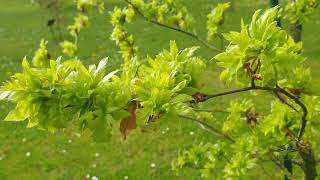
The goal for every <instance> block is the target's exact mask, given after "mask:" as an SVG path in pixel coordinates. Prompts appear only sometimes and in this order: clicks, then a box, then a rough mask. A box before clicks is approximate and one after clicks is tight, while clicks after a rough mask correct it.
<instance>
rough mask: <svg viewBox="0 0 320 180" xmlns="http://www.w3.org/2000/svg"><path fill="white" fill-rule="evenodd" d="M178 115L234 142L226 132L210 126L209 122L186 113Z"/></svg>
mask: <svg viewBox="0 0 320 180" xmlns="http://www.w3.org/2000/svg"><path fill="white" fill-rule="evenodd" d="M179 117H181V118H183V119H186V120H189V121H192V122H196V123H199V124H200V125H202V126H204V127H205V128H206V129H208V130H209V131H210V132H212V133H214V134H218V135H219V136H221V137H223V138H225V139H227V140H229V141H230V142H232V143H235V140H233V139H232V138H231V137H230V136H229V135H228V134H226V133H224V132H222V131H221V130H219V129H217V128H215V127H213V126H211V125H210V124H208V123H206V122H204V121H201V120H198V119H195V118H192V117H189V116H186V115H181V114H180V115H179Z"/></svg>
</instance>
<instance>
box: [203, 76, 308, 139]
mask: <svg viewBox="0 0 320 180" xmlns="http://www.w3.org/2000/svg"><path fill="white" fill-rule="evenodd" d="M252 90H263V91H271V92H274V93H276V94H278V93H281V94H283V95H285V96H287V97H288V98H289V99H291V100H293V101H294V102H295V103H296V104H297V105H299V106H300V108H301V109H302V111H303V115H302V118H301V128H300V132H299V135H298V141H300V140H301V138H302V137H303V134H304V132H305V128H306V125H307V115H308V109H307V107H306V106H305V104H304V103H303V102H302V101H300V99H299V98H298V97H296V96H294V95H292V94H291V93H289V92H287V91H286V90H284V89H282V88H281V87H279V86H276V87H265V86H256V85H255V84H254V82H253V83H252V85H251V86H250V87H246V88H242V89H236V90H231V91H226V92H222V93H217V94H211V95H205V94H203V97H204V98H203V99H202V100H201V101H200V102H204V101H207V100H209V99H212V98H216V97H220V96H226V95H231V94H236V93H241V92H246V91H252ZM278 98H279V97H278ZM279 99H280V101H283V99H281V98H279ZM286 105H288V104H287V103H286ZM289 107H290V108H292V106H291V105H290V106H289ZM292 109H293V110H296V109H295V108H292Z"/></svg>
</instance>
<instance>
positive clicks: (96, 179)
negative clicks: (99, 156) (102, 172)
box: [91, 176, 99, 180]
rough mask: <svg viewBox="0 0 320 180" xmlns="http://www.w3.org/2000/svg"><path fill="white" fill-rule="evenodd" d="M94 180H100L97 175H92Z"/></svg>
mask: <svg viewBox="0 0 320 180" xmlns="http://www.w3.org/2000/svg"><path fill="white" fill-rule="evenodd" d="M91 179H92V180H99V178H98V177H96V176H92V178H91Z"/></svg>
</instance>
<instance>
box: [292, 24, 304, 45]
mask: <svg viewBox="0 0 320 180" xmlns="http://www.w3.org/2000/svg"><path fill="white" fill-rule="evenodd" d="M290 34H291V36H292V38H293V39H294V41H295V42H300V41H301V37H302V24H301V23H300V22H296V23H294V24H291V25H290Z"/></svg>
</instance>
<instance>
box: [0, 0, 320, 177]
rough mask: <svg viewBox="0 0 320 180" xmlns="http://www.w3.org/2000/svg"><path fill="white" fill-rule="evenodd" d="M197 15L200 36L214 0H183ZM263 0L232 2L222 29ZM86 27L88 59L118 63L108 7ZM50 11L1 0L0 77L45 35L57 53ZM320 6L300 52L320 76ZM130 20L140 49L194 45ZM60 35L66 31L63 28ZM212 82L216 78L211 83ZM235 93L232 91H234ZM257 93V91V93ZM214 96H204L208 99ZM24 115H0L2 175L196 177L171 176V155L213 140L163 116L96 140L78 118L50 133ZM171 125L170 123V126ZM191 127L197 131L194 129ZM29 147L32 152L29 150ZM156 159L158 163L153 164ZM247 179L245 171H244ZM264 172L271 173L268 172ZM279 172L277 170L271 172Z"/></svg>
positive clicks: (211, 75) (111, 1)
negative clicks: (124, 135) (125, 134)
mask: <svg viewBox="0 0 320 180" xmlns="http://www.w3.org/2000/svg"><path fill="white" fill-rule="evenodd" d="M184 2H185V3H186V5H187V6H188V7H189V9H191V10H192V11H191V12H192V14H193V15H194V17H195V19H196V23H197V26H198V29H199V32H200V33H199V34H200V36H201V37H203V38H205V34H204V33H205V27H203V24H204V21H205V19H206V14H207V12H209V10H210V8H211V7H212V6H213V5H214V3H213V4H212V0H197V1H195V0H184ZM123 5H124V4H123V2H122V1H119V0H106V7H107V9H108V10H111V9H113V7H114V6H123ZM267 5H268V4H267V2H266V1H265V0H257V1H255V3H252V1H251V0H241V1H236V5H235V9H234V10H233V11H232V12H231V13H230V15H228V17H227V21H226V25H225V30H226V31H227V30H239V24H240V17H243V18H244V20H245V21H246V22H248V21H249V19H250V17H251V15H252V13H253V12H254V10H255V9H257V8H264V7H267ZM74 13H75V9H74V7H73V6H71V4H70V3H67V5H66V7H65V8H64V9H63V12H62V15H63V17H64V21H63V24H64V25H67V24H69V23H71V22H72V18H71V17H72V16H73V15H74ZM91 17H92V18H91V23H90V27H89V28H88V29H85V30H84V31H83V32H82V36H81V39H80V41H79V42H80V52H81V54H80V57H81V59H83V61H84V62H85V63H86V64H90V63H96V62H98V61H99V60H100V59H102V58H103V57H105V56H109V57H110V69H114V68H116V67H117V66H118V65H119V64H120V63H121V61H120V56H119V55H118V54H117V48H116V47H115V45H114V44H113V42H111V41H110V40H109V35H110V32H111V25H110V23H109V15H108V14H107V13H105V14H102V15H100V14H96V13H93V14H91ZM49 18H50V15H49V13H48V12H47V11H46V10H44V9H41V8H39V7H37V6H35V5H31V4H30V1H29V0H10V1H3V2H1V6H0V22H1V24H0V80H1V81H5V80H6V79H8V77H9V76H10V75H11V74H12V73H14V72H17V71H19V70H20V62H21V59H22V58H23V57H24V56H25V55H27V57H32V54H33V51H34V50H35V49H37V47H38V44H39V41H40V40H41V39H42V38H46V39H48V40H49V42H50V44H49V45H50V52H52V54H53V55H58V54H59V52H60V50H59V48H58V46H57V43H56V42H55V41H54V38H53V37H52V34H51V32H50V31H49V30H48V28H47V27H46V22H47V20H48V19H49ZM319 18H320V13H318V14H317V17H315V18H314V19H315V21H312V23H311V22H310V23H307V24H306V25H305V28H304V34H303V40H304V42H305V55H306V56H307V57H310V60H309V62H308V64H309V65H311V66H312V70H313V72H314V76H315V78H316V79H319V78H320V71H317V69H318V68H319V67H320V62H319V55H320V51H319V44H320V38H318V37H315V32H314V30H316V29H319V28H320V21H319V20H318V19H319ZM128 28H129V29H130V31H131V32H132V33H133V34H134V35H135V37H136V39H137V44H138V46H139V47H140V52H141V55H142V56H145V55H146V54H150V55H154V54H156V53H157V52H159V51H160V50H162V49H163V48H167V47H168V45H169V41H170V40H171V39H175V40H176V41H177V44H178V45H180V47H181V48H184V47H190V46H194V45H199V44H198V43H197V42H196V41H194V40H193V39H191V38H190V37H188V36H185V35H182V34H179V33H177V32H173V31H170V30H167V29H163V28H159V27H157V26H155V25H153V24H149V23H148V22H145V21H143V20H142V19H139V18H138V19H137V22H136V23H134V24H133V25H129V26H128ZM63 36H64V37H65V38H67V39H68V38H70V37H68V35H67V34H63ZM198 55H201V56H203V57H204V58H205V59H207V61H208V63H209V64H213V63H212V62H210V61H209V60H210V59H211V58H212V56H213V55H214V53H213V52H212V51H210V50H208V49H206V48H205V47H202V48H201V49H200V51H199V52H198ZM210 68H211V69H212V70H213V71H208V72H207V74H206V75H207V76H206V77H207V78H206V83H207V84H208V85H209V86H210V88H208V89H206V91H208V92H216V91H219V90H221V89H222V88H223V84H222V83H219V81H218V78H217V75H218V68H217V67H215V66H214V65H212V66H210ZM213 84H214V86H213ZM231 98H234V97H230V98H228V99H231ZM228 99H223V98H221V99H218V100H217V102H216V103H217V104H219V106H223V105H226V104H227V101H226V100H228ZM257 101H259V99H257ZM212 103H213V102H208V104H212ZM11 107H12V105H10V104H1V106H0V119H3V118H4V117H5V115H6V113H7V112H8V110H9V109H10V108H11ZM25 125H26V124H25V123H8V122H2V121H1V122H0V157H3V158H2V159H1V160H0V179H3V180H6V179H10V180H15V179H17V180H19V179H26V180H29V179H30V180H37V179H39V180H41V179H44V178H46V179H85V176H86V175H87V174H90V175H91V176H97V177H99V178H100V179H108V180H109V179H124V177H125V176H128V177H129V179H139V180H140V179H199V178H200V177H199V174H197V172H196V171H192V170H188V171H185V172H183V173H182V174H180V176H175V174H174V172H172V171H171V170H170V166H171V165H170V164H171V160H172V159H174V158H175V157H176V155H177V153H178V151H179V150H180V149H183V148H187V147H190V146H192V145H193V144H196V143H199V142H207V141H214V139H210V138H209V137H208V135H207V134H206V133H205V132H204V131H203V130H201V129H199V128H198V127H197V125H195V124H190V123H186V122H182V121H178V120H174V119H173V120H172V121H168V122H161V123H159V124H156V125H151V126H149V127H147V128H143V129H138V130H136V131H134V132H133V133H132V135H130V137H129V139H128V140H126V141H123V140H122V139H121V136H120V133H119V132H118V125H116V126H115V128H114V134H115V135H114V137H113V138H112V140H111V142H109V143H106V144H101V143H95V142H93V141H92V139H91V138H90V136H89V133H88V132H81V133H80V132H79V131H78V130H77V127H76V126H75V125H71V126H70V127H68V128H67V129H65V130H63V131H60V132H58V133H56V134H49V133H48V132H43V131H40V130H37V129H26V128H25ZM167 128H169V129H167ZM190 132H194V135H191V134H190ZM27 154H30V156H27ZM153 163H154V164H155V168H152V167H151V164H153ZM248 178H249V179H251V178H250V177H248ZM261 178H262V179H263V178H265V179H268V177H263V176H261ZM275 178H276V177H275Z"/></svg>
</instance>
